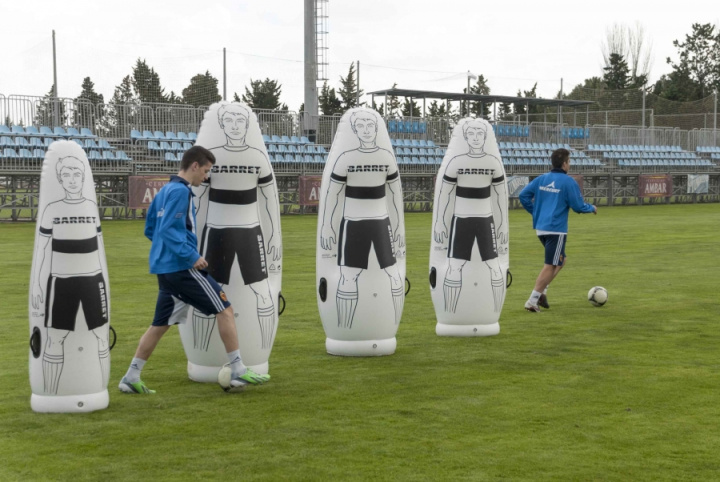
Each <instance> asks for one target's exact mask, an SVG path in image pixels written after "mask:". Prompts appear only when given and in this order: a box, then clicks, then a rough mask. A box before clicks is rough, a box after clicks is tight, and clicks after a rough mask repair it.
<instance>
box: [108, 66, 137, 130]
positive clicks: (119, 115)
mask: <svg viewBox="0 0 720 482" xmlns="http://www.w3.org/2000/svg"><path fill="white" fill-rule="evenodd" d="M139 102H140V99H139V98H138V97H137V95H135V89H134V87H133V79H132V77H131V76H130V75H127V76H125V77H124V78H123V79H122V82H120V85H118V86H117V87H115V92H114V93H113V96H112V99H110V103H109V104H108V105H107V113H106V115H105V116H104V117H103V120H102V123H101V126H100V129H99V130H100V132H101V133H102V134H103V135H105V136H109V137H130V130H131V129H135V128H137V122H136V117H137V110H138V103H139Z"/></svg>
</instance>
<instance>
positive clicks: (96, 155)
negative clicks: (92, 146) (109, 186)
mask: <svg viewBox="0 0 720 482" xmlns="http://www.w3.org/2000/svg"><path fill="white" fill-rule="evenodd" d="M101 159H102V156H101V155H100V152H99V151H90V152H88V160H90V161H99V160H101Z"/></svg>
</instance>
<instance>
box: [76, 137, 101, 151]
mask: <svg viewBox="0 0 720 482" xmlns="http://www.w3.org/2000/svg"><path fill="white" fill-rule="evenodd" d="M76 140H78V141H80V139H76ZM80 143H81V144H80V145H81V146H82V145H83V144H82V141H80ZM83 147H85V148H86V149H99V148H100V146H98V145H97V143H96V142H95V140H93V139H85V145H84V146H83Z"/></svg>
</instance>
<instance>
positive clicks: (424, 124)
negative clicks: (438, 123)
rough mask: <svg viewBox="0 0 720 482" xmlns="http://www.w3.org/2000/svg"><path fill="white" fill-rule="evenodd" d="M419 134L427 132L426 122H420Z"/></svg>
mask: <svg viewBox="0 0 720 482" xmlns="http://www.w3.org/2000/svg"><path fill="white" fill-rule="evenodd" d="M419 126H420V134H425V132H427V122H420V123H419Z"/></svg>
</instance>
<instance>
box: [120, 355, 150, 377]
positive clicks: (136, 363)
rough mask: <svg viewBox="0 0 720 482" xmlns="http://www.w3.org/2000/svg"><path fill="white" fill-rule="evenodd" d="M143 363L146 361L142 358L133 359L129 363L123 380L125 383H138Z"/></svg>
mask: <svg viewBox="0 0 720 482" xmlns="http://www.w3.org/2000/svg"><path fill="white" fill-rule="evenodd" d="M145 363H147V360H143V359H142V358H133V359H132V361H131V362H130V368H128V371H127V373H126V374H125V378H126V379H127V381H129V382H130V383H137V382H139V381H140V372H142V369H143V367H144V366H145Z"/></svg>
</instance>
